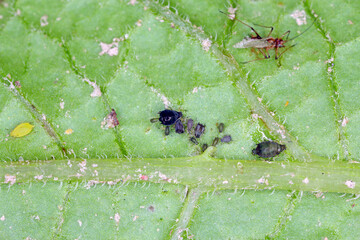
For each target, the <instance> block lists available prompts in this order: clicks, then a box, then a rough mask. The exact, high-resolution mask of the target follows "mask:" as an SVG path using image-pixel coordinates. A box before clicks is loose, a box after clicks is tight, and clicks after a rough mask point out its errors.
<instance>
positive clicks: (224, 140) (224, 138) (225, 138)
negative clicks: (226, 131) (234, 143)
mask: <svg viewBox="0 0 360 240" xmlns="http://www.w3.org/2000/svg"><path fill="white" fill-rule="evenodd" d="M221 142H223V143H228V142H231V136H230V135H226V136H224V137H223V138H222V139H221Z"/></svg>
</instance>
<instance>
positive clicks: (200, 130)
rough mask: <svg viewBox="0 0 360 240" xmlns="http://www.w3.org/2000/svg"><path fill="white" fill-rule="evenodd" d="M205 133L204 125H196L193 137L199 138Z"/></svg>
mask: <svg viewBox="0 0 360 240" xmlns="http://www.w3.org/2000/svg"><path fill="white" fill-rule="evenodd" d="M204 131H205V125H202V124H201V123H198V124H197V125H196V127H195V137H196V138H199V137H200V136H201V134H203V133H204Z"/></svg>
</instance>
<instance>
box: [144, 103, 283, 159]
mask: <svg viewBox="0 0 360 240" xmlns="http://www.w3.org/2000/svg"><path fill="white" fill-rule="evenodd" d="M182 117H183V115H182V112H177V111H174V110H169V109H165V110H163V111H161V112H159V118H153V119H151V120H150V121H151V122H152V123H155V122H157V121H160V123H161V124H162V125H164V126H166V127H165V135H169V134H170V126H172V125H175V132H176V133H178V134H182V133H184V132H185V129H184V124H183V123H182V120H181V118H182ZM216 125H217V128H218V131H219V133H220V134H221V133H222V132H224V129H225V125H224V123H219V124H216ZM186 128H187V133H188V134H189V135H191V134H193V136H191V137H190V138H189V140H190V141H191V142H192V143H194V144H196V145H198V144H199V142H198V140H197V139H199V138H200V137H201V135H202V134H203V133H204V132H205V128H206V126H205V125H204V124H201V123H198V124H196V126H195V128H194V120H193V119H191V118H190V119H187V121H186ZM193 129H194V130H193ZM231 140H232V138H231V136H230V135H225V136H223V137H222V138H219V137H215V138H214V139H213V141H212V144H211V145H212V146H214V147H215V146H216V145H217V144H218V143H219V142H222V143H229V142H231ZM207 148H208V144H206V143H205V144H203V145H202V147H201V150H202V151H203V152H204V151H205V150H206V149H207ZM284 150H286V146H285V145H281V144H278V143H276V142H271V141H265V142H261V143H259V144H257V146H256V148H255V149H253V150H252V154H254V155H258V156H259V157H262V158H271V157H275V156H277V155H279V154H280V153H281V152H282V151H284Z"/></svg>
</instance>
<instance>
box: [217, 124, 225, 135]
mask: <svg viewBox="0 0 360 240" xmlns="http://www.w3.org/2000/svg"><path fill="white" fill-rule="evenodd" d="M224 128H225V125H224V124H223V123H220V124H219V125H218V129H219V133H222V132H223V131H224Z"/></svg>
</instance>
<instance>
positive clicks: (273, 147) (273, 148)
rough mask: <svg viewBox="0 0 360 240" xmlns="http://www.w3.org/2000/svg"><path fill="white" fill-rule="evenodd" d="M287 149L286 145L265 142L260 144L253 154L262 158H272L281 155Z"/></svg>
mask: <svg viewBox="0 0 360 240" xmlns="http://www.w3.org/2000/svg"><path fill="white" fill-rule="evenodd" d="M285 149H286V146H285V145H281V144H278V143H276V142H271V141H265V142H262V143H259V144H258V145H257V146H256V148H255V149H253V150H252V153H253V154H254V155H255V154H256V155H258V156H259V157H262V158H270V157H275V156H276V155H279V154H280V153H281V152H282V151H284V150H285Z"/></svg>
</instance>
